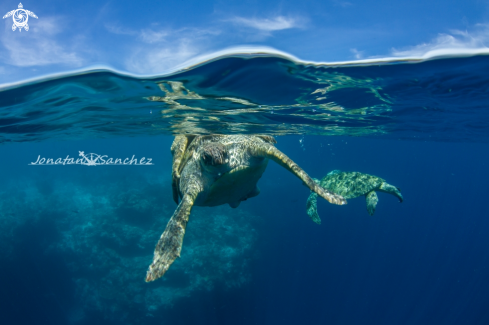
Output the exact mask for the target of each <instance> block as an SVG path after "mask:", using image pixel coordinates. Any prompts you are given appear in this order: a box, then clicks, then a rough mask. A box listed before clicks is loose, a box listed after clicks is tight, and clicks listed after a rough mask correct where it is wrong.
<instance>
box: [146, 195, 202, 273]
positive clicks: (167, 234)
mask: <svg viewBox="0 0 489 325" xmlns="http://www.w3.org/2000/svg"><path fill="white" fill-rule="evenodd" d="M195 198H196V195H191V194H188V193H186V194H185V195H184V196H183V198H182V201H181V202H180V204H179V205H178V207H177V209H176V210H175V213H174V214H173V216H172V217H171V219H170V221H169V222H168V224H167V225H166V229H165V231H164V232H163V234H162V235H161V237H160V240H159V241H158V244H156V248H155V252H154V257H153V263H151V265H150V266H149V269H148V272H146V282H151V281H154V280H156V279H158V278H161V277H162V276H163V275H164V274H165V272H166V271H167V270H168V268H169V267H170V265H171V264H172V263H173V261H175V259H176V258H177V257H180V252H181V250H182V243H183V236H184V235H185V229H186V227H187V222H188V218H189V216H190V211H191V210H192V207H193V205H194V201H195Z"/></svg>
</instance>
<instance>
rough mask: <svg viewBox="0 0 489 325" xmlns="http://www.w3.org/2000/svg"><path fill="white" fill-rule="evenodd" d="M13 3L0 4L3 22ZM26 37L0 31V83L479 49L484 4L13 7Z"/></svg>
mask: <svg viewBox="0 0 489 325" xmlns="http://www.w3.org/2000/svg"><path fill="white" fill-rule="evenodd" d="M18 1H19V0H16V1H13V0H4V1H2V2H0V13H2V14H1V15H2V16H3V15H4V14H6V13H8V12H9V11H11V10H14V9H17V8H18V5H19V3H18ZM22 4H23V8H24V9H26V10H29V11H32V12H33V13H35V15H37V17H38V18H37V19H35V18H33V17H29V19H28V25H29V30H28V31H25V30H22V32H19V31H18V29H17V30H16V31H12V25H13V20H12V17H7V18H5V19H3V28H1V29H0V84H6V83H12V82H18V81H22V80H26V79H31V78H35V77H40V76H43V75H46V74H53V73H63V72H69V71H73V70H80V69H86V68H90V67H94V66H106V67H108V68H112V69H115V70H118V71H124V72H128V73H131V74H136V75H155V74H162V73H165V72H168V71H170V70H172V68H174V67H176V66H178V65H181V64H183V63H185V62H187V61H188V60H191V59H194V58H196V57H200V56H202V55H209V54H212V53H214V52H217V51H222V50H226V49H230V48H234V47H269V48H273V49H276V50H279V51H283V52H286V53H289V54H291V55H293V56H295V57H297V58H299V59H302V60H309V61H321V62H336V61H350V60H360V59H368V58H378V57H392V56H400V57H405V56H423V55H425V54H426V53H428V52H430V51H433V50H436V49H445V48H448V49H451V48H458V49H460V48H470V49H473V48H485V47H486V44H488V45H489V0H485V1H482V0H481V1H479V0H463V1H462V0H459V1H452V0H443V1H437V0H430V1H426V0H408V1H404V0H390V1H385V0H362V1H354V0H348V1H343V0H301V1H297V0H294V1H288V0H284V1H276V0H270V1H267V0H260V1H256V0H251V1H248V0H239V1H235V0H231V1H222V0H218V1H206V0H191V1H188V0H178V1H165V0H163V1H124V0H117V1H90V0H88V1H66V0H64V1H53V0H50V1H46V0H39V1H31V0H27V1H26V2H22Z"/></svg>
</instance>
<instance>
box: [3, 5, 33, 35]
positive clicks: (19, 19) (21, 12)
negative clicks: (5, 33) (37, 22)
mask: <svg viewBox="0 0 489 325" xmlns="http://www.w3.org/2000/svg"><path fill="white" fill-rule="evenodd" d="M23 8H24V6H22V3H19V9H15V10H12V11H9V12H7V14H6V15H5V16H3V19H5V18H7V17H10V16H12V19H13V20H14V24H13V25H12V30H13V31H15V30H16V29H17V28H19V32H21V31H22V28H24V29H25V30H26V31H28V30H29V25H27V21H28V20H29V16H31V17H34V18H36V19H37V16H36V14H35V13H33V12H32V11H29V10H25V9H23Z"/></svg>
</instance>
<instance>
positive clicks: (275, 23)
mask: <svg viewBox="0 0 489 325" xmlns="http://www.w3.org/2000/svg"><path fill="white" fill-rule="evenodd" d="M228 21H230V22H232V23H234V24H236V25H240V26H245V27H250V28H254V29H258V30H260V31H263V32H272V31H277V30H284V29H290V28H297V27H300V23H299V22H298V20H297V19H294V18H290V17H284V16H277V17H274V18H271V19H268V18H265V19H259V18H244V17H234V18H231V19H229V20H228Z"/></svg>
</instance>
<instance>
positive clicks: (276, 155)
mask: <svg viewBox="0 0 489 325" xmlns="http://www.w3.org/2000/svg"><path fill="white" fill-rule="evenodd" d="M249 150H250V154H251V155H252V156H255V157H264V158H269V159H272V160H273V161H275V162H276V163H278V164H279V165H281V166H282V167H284V168H286V169H287V170H288V171H290V172H291V173H293V174H294V175H295V176H297V177H299V178H300V179H301V180H302V181H303V182H304V184H305V185H306V186H307V187H309V189H310V190H311V191H313V192H315V193H317V194H319V195H320V196H321V197H322V198H324V199H325V200H327V201H328V202H329V203H333V204H338V205H343V204H346V200H345V198H344V197H342V196H341V195H337V194H334V193H333V192H331V191H329V190H326V189H324V188H322V187H321V186H319V185H318V184H316V183H315V182H314V181H313V180H312V178H311V177H309V175H307V173H306V172H305V171H304V170H303V169H302V168H300V167H299V166H298V165H297V164H296V163H295V162H293V161H292V159H290V158H289V157H287V156H286V155H285V154H284V153H283V152H281V151H280V150H278V149H277V148H276V147H274V146H273V145H271V144H268V143H260V144H256V145H254V146H252V147H250V149H249Z"/></svg>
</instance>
